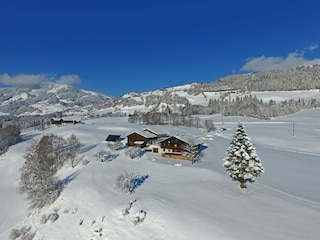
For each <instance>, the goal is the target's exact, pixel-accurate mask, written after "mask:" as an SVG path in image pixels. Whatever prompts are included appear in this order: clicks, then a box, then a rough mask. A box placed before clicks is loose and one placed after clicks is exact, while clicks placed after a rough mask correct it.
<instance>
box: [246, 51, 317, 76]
mask: <svg viewBox="0 0 320 240" xmlns="http://www.w3.org/2000/svg"><path fill="white" fill-rule="evenodd" d="M317 48H318V46H317V45H312V46H310V47H309V48H307V49H305V50H304V51H302V52H301V53H299V52H298V51H295V52H293V53H289V54H288V56H287V57H286V58H283V57H265V56H261V57H253V58H250V59H248V60H247V62H246V64H245V65H244V66H243V67H242V68H241V71H247V72H261V71H268V70H277V69H288V68H294V67H299V66H308V65H313V64H320V59H319V58H314V59H307V58H305V57H304V54H305V53H307V52H310V51H313V50H315V49H317Z"/></svg>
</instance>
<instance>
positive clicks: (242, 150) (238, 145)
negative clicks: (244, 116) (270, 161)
mask: <svg viewBox="0 0 320 240" xmlns="http://www.w3.org/2000/svg"><path fill="white" fill-rule="evenodd" d="M223 165H224V167H225V168H227V171H228V172H229V175H230V177H231V178H233V179H234V180H237V181H239V182H240V187H241V188H246V182H247V181H249V182H253V181H255V179H256V178H257V177H258V176H260V174H261V173H263V172H264V168H263V166H262V163H261V161H260V159H259V157H258V155H257V153H256V149H255V148H254V147H253V146H252V143H251V142H250V138H249V137H248V135H247V133H246V130H245V128H244V126H243V124H242V123H241V122H239V123H238V127H237V129H236V131H235V133H234V135H233V138H232V139H231V142H230V145H229V147H228V150H227V156H226V158H225V159H224V164H223Z"/></svg>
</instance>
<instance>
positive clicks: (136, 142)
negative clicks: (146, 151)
mask: <svg viewBox="0 0 320 240" xmlns="http://www.w3.org/2000/svg"><path fill="white" fill-rule="evenodd" d="M157 139H158V136H157V135H156V134H153V133H150V132H148V131H142V132H133V133H131V134H129V135H128V136H127V145H128V146H138V147H142V148H143V147H146V146H148V145H150V144H152V143H154V142H155V141H156V140H157Z"/></svg>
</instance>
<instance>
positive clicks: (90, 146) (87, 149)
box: [80, 144, 98, 153]
mask: <svg viewBox="0 0 320 240" xmlns="http://www.w3.org/2000/svg"><path fill="white" fill-rule="evenodd" d="M84 146H85V145H84V144H81V146H80V153H84V152H87V151H90V150H91V149H94V148H95V147H96V146H98V144H92V145H89V146H86V147H84Z"/></svg>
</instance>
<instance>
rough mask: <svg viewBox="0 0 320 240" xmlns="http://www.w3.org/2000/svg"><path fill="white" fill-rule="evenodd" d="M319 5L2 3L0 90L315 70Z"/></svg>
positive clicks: (121, 88) (103, 88) (133, 87)
mask: <svg viewBox="0 0 320 240" xmlns="http://www.w3.org/2000/svg"><path fill="white" fill-rule="evenodd" d="M319 9H320V2H319V1H318V0H304V1H279V0H276V1H275V0H269V1H264V0H263V1H257V0H255V1H251V0H247V1H246V0H242V1H241V0H229V1H213V0H211V1H209V0H208V1H206V0H190V1H188V0H184V1H180V0H171V1H167V0H162V1H156V0H154V1H153V0H141V1H138V0H114V1H113V0H106V1H103V0H100V1H98V0H87V1H85V0H46V1H43V0H28V1H25V0H1V1H0V22H1V24H0V87H10V86H28V85H33V86H34V85H37V84H38V83H40V82H42V81H53V82H64V83H69V84H73V85H74V86H75V87H77V88H82V89H86V90H91V91H96V92H100V93H104V94H107V95H111V96H116V97H119V96H121V95H123V94H125V93H128V92H132V91H134V92H141V91H148V90H155V89H159V88H164V87H171V86H176V85H182V84H186V83H192V82H200V83H203V82H212V81H215V80H217V79H219V78H221V77H225V76H227V75H231V74H239V73H247V72H257V71H264V70H268V69H280V68H288V67H295V66H299V65H307V64H313V63H320V60H319V59H320V49H318V44H319V43H320V31H319V26H320V17H319Z"/></svg>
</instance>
